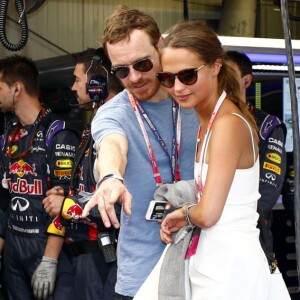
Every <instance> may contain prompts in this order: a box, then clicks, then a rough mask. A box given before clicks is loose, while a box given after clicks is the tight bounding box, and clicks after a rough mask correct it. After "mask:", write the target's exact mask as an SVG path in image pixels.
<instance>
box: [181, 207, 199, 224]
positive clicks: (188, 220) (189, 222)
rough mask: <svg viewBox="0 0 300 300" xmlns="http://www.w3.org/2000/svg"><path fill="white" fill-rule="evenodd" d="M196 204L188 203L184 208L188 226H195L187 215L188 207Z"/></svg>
mask: <svg viewBox="0 0 300 300" xmlns="http://www.w3.org/2000/svg"><path fill="white" fill-rule="evenodd" d="M195 205H196V204H190V205H188V206H187V208H186V209H185V210H184V212H183V213H184V217H185V219H186V221H187V222H188V224H189V226H191V227H192V226H195V225H194V224H193V223H192V222H191V219H190V216H189V209H190V208H191V207H193V206H195Z"/></svg>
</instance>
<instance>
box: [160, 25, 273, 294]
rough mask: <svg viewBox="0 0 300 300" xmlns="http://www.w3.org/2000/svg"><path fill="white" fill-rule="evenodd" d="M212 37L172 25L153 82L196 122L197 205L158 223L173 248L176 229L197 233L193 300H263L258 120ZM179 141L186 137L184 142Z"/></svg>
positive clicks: (192, 254)
mask: <svg viewBox="0 0 300 300" xmlns="http://www.w3.org/2000/svg"><path fill="white" fill-rule="evenodd" d="M222 57H223V49H222V46H221V43H220V41H219V39H218V37H217V35H216V33H215V32H214V31H213V30H212V29H210V28H209V27H208V26H207V25H206V24H205V23H203V22H201V21H189V22H183V23H179V24H177V25H175V26H174V27H173V28H172V29H171V31H170V33H169V35H168V36H167V38H166V40H165V47H164V48H163V49H162V52H161V60H162V67H163V72H161V73H158V74H157V77H158V79H159V81H160V82H161V84H162V85H164V86H166V87H167V88H168V90H169V92H170V94H171V95H172V96H173V97H174V98H175V100H176V101H177V102H178V103H179V105H180V106H181V107H183V108H194V109H195V111H196V113H197V116H198V118H199V121H200V124H201V126H200V128H199V132H198V144H197V147H196V154H195V180H196V182H197V191H196V193H195V194H196V200H197V204H196V205H195V204H193V205H187V204H186V205H183V206H182V207H181V208H179V209H177V210H175V211H174V212H172V213H170V214H168V215H167V216H166V217H165V219H164V221H163V222H162V224H161V239H162V240H163V241H164V242H166V243H172V242H173V239H172V234H173V233H174V232H177V231H178V230H179V229H180V228H182V227H183V226H186V225H190V228H192V227H194V226H195V227H197V228H201V234H200V239H199V243H198V244H197V236H195V235H194V238H193V239H192V241H193V242H192V243H191V246H190V247H189V249H188V252H187V256H186V257H189V264H188V265H189V279H190V287H191V289H190V293H191V295H190V296H188V298H191V299H197V300H199V299H217V300H222V299H228V300H233V299H236V300H241V299H243V300H245V299H251V300H252V299H253V300H254V299H255V300H256V299H268V289H269V284H270V271H269V267H268V263H267V260H266V257H265V255H264V252H263V250H262V248H261V246H260V243H259V231H258V229H257V228H256V225H257V220H258V214H257V212H256V209H257V200H258V199H259V197H260V195H259V192H258V184H259V162H258V136H257V132H256V125H255V121H254V119H253V118H252V116H251V115H250V113H249V112H248V110H247V107H246V106H245V104H244V103H243V102H242V100H241V99H240V95H239V86H238V83H237V82H236V80H235V78H234V74H233V73H232V69H230V68H229V67H228V66H227V65H226V63H225V62H223V61H222ZM183 138H184V137H183Z"/></svg>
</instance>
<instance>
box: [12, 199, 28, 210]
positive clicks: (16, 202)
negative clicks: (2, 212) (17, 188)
mask: <svg viewBox="0 0 300 300" xmlns="http://www.w3.org/2000/svg"><path fill="white" fill-rule="evenodd" d="M28 206H29V202H28V200H27V199H25V198H21V197H14V198H13V199H12V200H11V208H12V210H15V211H16V210H17V208H18V209H19V211H25V210H26V209H27V208H28Z"/></svg>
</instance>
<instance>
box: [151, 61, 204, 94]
mask: <svg viewBox="0 0 300 300" xmlns="http://www.w3.org/2000/svg"><path fill="white" fill-rule="evenodd" d="M204 66H205V65H202V66H200V67H199V68H193V69H184V70H182V71H180V72H178V73H171V72H160V73H157V74H156V76H157V78H158V80H159V82H160V83H161V84H162V85H164V86H165V87H167V88H171V87H173V86H174V84H175V79H176V77H177V78H178V79H179V81H180V82H182V83H183V84H186V85H192V84H194V83H195V82H196V81H197V79H198V71H199V70H201V69H202V68H203V67H204Z"/></svg>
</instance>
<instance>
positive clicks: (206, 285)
mask: <svg viewBox="0 0 300 300" xmlns="http://www.w3.org/2000/svg"><path fill="white" fill-rule="evenodd" d="M235 115H237V114H235ZM237 116H238V117H240V118H242V119H243V120H244V121H245V122H246V123H247V121H246V120H245V119H244V118H243V117H242V116H240V115H237ZM247 125H248V127H249V129H250V132H251V138H252V144H253V152H254V141H253V134H252V130H251V128H250V126H249V124H248V123H247ZM207 138H208V139H209V137H207ZM207 144H208V143H207ZM202 151H205V152H206V149H202ZM205 156H206V153H204V161H205ZM200 157H203V156H202V155H201V156H200ZM254 161H255V154H254ZM208 167H209V166H208V165H207V164H204V165H203V167H202V178H203V179H202V180H203V184H205V180H206V175H207V170H208ZM220 167H222V166H220ZM198 168H199V164H197V163H196V164H195V178H197V176H198V175H197V174H198ZM258 187H259V160H258V159H257V160H256V161H255V162H254V165H253V167H251V168H249V169H238V170H236V172H235V176H234V179H233V183H232V186H231V188H230V191H229V194H228V197H227V199H226V202H225V207H224V210H223V212H222V215H221V218H220V220H219V221H218V222H217V223H216V224H215V225H214V226H213V227H211V228H209V229H202V231H201V235H200V240H199V244H198V248H197V252H196V254H195V255H194V256H192V257H191V258H190V261H189V278H190V285H191V290H190V291H191V295H190V297H189V298H190V299H192V300H213V299H214V300H225V299H226V300H265V299H268V298H269V297H268V294H269V292H268V291H269V286H270V276H271V274H270V271H269V267H268V262H267V259H266V257H265V255H264V252H263V250H262V248H261V246H260V242H259V230H258V229H257V228H256V225H257V220H258V213H257V200H258V199H259V197H260V194H259V192H258ZM216 188H218V187H217V186H216ZM204 190H205V188H204ZM200 201H201V200H200Z"/></svg>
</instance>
